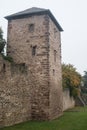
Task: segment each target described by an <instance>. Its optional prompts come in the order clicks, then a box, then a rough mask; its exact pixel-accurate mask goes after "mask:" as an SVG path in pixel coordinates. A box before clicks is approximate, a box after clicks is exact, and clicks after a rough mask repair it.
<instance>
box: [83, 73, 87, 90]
mask: <svg viewBox="0 0 87 130" xmlns="http://www.w3.org/2000/svg"><path fill="white" fill-rule="evenodd" d="M83 85H84V87H86V88H87V71H84V76H83Z"/></svg>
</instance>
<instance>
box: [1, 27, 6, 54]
mask: <svg viewBox="0 0 87 130" xmlns="http://www.w3.org/2000/svg"><path fill="white" fill-rule="evenodd" d="M5 43H6V41H5V39H3V31H2V28H1V27H0V53H3V50H4V46H5Z"/></svg>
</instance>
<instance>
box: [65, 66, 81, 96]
mask: <svg viewBox="0 0 87 130" xmlns="http://www.w3.org/2000/svg"><path fill="white" fill-rule="evenodd" d="M62 78H63V81H62V82H63V88H69V90H70V96H73V97H76V96H77V95H78V93H79V86H80V84H81V75H80V74H79V73H78V72H77V71H76V68H75V67H74V66H73V65H71V64H67V65H66V64H63V65H62Z"/></svg>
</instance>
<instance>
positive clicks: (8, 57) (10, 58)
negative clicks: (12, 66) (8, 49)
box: [2, 55, 14, 62]
mask: <svg viewBox="0 0 87 130" xmlns="http://www.w3.org/2000/svg"><path fill="white" fill-rule="evenodd" d="M2 57H3V59H4V60H7V61H9V62H14V61H13V58H12V57H10V56H4V55H2Z"/></svg>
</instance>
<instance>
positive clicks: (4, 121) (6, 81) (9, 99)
mask: <svg viewBox="0 0 87 130" xmlns="http://www.w3.org/2000/svg"><path fill="white" fill-rule="evenodd" d="M27 69H28V68H27V66H24V65H23V64H14V63H9V62H7V61H5V60H3V59H2V57H1V56H0V126H7V125H13V124H16V123H19V122H23V121H26V120H29V119H30V117H31V105H30V99H31V98H30V97H31V88H30V86H32V83H31V82H30V80H29V76H28V73H27ZM25 106H26V107H25Z"/></svg>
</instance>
